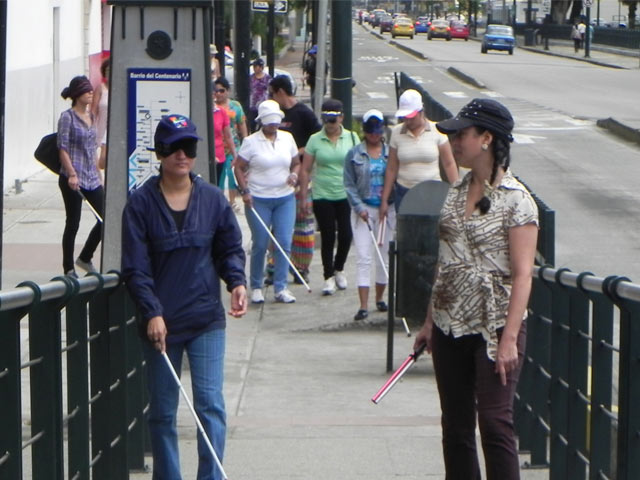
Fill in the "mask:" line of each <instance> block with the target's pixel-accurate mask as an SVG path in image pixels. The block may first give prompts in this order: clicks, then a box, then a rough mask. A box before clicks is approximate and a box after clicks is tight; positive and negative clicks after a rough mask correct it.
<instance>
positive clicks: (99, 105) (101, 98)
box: [91, 58, 111, 170]
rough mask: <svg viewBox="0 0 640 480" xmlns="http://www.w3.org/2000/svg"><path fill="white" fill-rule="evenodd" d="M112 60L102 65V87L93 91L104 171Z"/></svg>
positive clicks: (99, 165) (99, 159)
mask: <svg viewBox="0 0 640 480" xmlns="http://www.w3.org/2000/svg"><path fill="white" fill-rule="evenodd" d="M110 70H111V59H110V58H106V59H104V60H103V62H102V64H101V65H100V75H101V77H102V80H101V82H100V85H99V86H98V87H97V88H94V90H93V100H92V103H91V113H93V118H95V119H96V135H97V139H98V143H99V148H100V152H99V154H98V168H100V169H101V170H104V169H105V167H106V162H107V120H108V117H109V73H110Z"/></svg>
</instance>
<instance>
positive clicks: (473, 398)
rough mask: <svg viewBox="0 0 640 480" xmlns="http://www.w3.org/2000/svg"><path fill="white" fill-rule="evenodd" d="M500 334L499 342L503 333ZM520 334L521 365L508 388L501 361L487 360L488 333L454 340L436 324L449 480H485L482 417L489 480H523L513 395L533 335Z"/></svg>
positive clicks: (523, 328)
mask: <svg viewBox="0 0 640 480" xmlns="http://www.w3.org/2000/svg"><path fill="white" fill-rule="evenodd" d="M501 330H502V329H500V330H499V331H498V338H500V336H501V334H502V331H501ZM526 332H527V327H526V323H525V322H523V323H522V326H521V327H520V332H519V335H518V340H517V345H518V357H519V365H518V368H517V369H516V370H513V371H511V372H509V373H508V374H507V385H506V386H502V384H501V383H500V376H499V375H498V374H497V373H496V372H495V363H494V362H493V361H491V360H490V359H489V358H488V357H487V343H486V342H485V340H484V339H483V338H482V335H480V334H477V335H464V336H462V337H459V338H454V337H453V336H452V335H445V334H444V333H443V332H442V330H440V329H439V328H438V327H436V326H435V325H434V327H433V336H432V356H433V367H434V369H435V373H436V381H437V383H438V393H439V394H440V406H441V408H442V446H443V450H444V463H445V470H446V479H447V480H479V479H480V466H479V464H478V455H477V453H476V435H475V427H476V415H477V418H478V425H479V427H480V438H481V440H482V449H483V451H484V458H485V465H486V471H487V479H488V480H518V479H519V478H520V466H519V459H518V451H517V448H516V440H515V433H514V428H513V397H514V395H515V391H516V385H517V383H518V377H519V376H520V368H521V367H522V361H523V358H524V348H525V344H526V335H527V333H526Z"/></svg>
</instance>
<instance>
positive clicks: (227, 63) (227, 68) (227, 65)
mask: <svg viewBox="0 0 640 480" xmlns="http://www.w3.org/2000/svg"><path fill="white" fill-rule="evenodd" d="M233 62H234V58H233V53H231V52H227V51H225V52H224V76H225V77H226V79H227V80H228V81H229V84H230V85H231V88H233V80H234V78H233V77H234V68H233ZM264 63H265V71H267V72H268V69H267V66H266V65H267V59H266V58H265V59H264ZM252 72H253V69H252V68H251V67H249V72H247V74H248V75H250V74H251V73H252ZM273 74H274V76H276V77H277V76H278V75H286V76H287V77H288V78H289V81H290V82H291V87H292V88H293V94H294V95H295V94H296V92H297V91H298V84H297V83H296V80H295V78H293V75H291V74H290V73H289V72H287V71H286V70H282V69H281V68H274V69H273Z"/></svg>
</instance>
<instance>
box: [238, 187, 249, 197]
mask: <svg viewBox="0 0 640 480" xmlns="http://www.w3.org/2000/svg"><path fill="white" fill-rule="evenodd" d="M238 193H239V194H240V195H242V196H244V195H246V194H247V193H249V189H248V188H240V187H238Z"/></svg>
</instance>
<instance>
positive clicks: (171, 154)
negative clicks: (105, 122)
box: [122, 115, 247, 480]
mask: <svg viewBox="0 0 640 480" xmlns="http://www.w3.org/2000/svg"><path fill="white" fill-rule="evenodd" d="M198 140H199V137H198V135H197V133H196V127H195V125H194V124H193V123H192V122H191V120H189V119H188V118H186V117H184V116H182V115H167V116H165V117H163V118H162V120H161V121H160V122H159V123H158V127H157V128H156V132H155V136H154V142H155V151H156V155H157V157H158V159H159V160H160V162H161V173H160V175H159V176H156V177H152V178H150V179H149V180H148V181H147V182H146V183H145V184H144V185H142V186H141V187H140V188H139V189H138V190H136V191H134V192H133V193H132V194H131V196H130V197H129V199H128V201H127V204H126V206H125V209H124V213H123V219H122V274H123V277H124V280H125V282H126V284H127V287H128V289H129V291H130V293H131V296H132V297H133V299H134V300H135V301H136V304H137V305H138V308H139V311H140V317H141V320H142V322H141V323H142V324H141V327H142V329H141V330H142V331H141V333H142V336H143V339H144V340H143V348H144V353H145V359H146V369H147V375H148V388H149V399H150V410H149V416H148V421H149V431H150V433H151V447H152V453H153V469H154V478H181V476H180V464H179V455H178V438H177V432H176V412H177V407H178V396H179V389H178V386H177V385H176V383H175V381H174V379H173V378H172V376H171V373H170V372H169V369H168V368H167V366H166V364H165V363H164V362H163V359H162V357H161V355H160V353H162V352H166V353H167V355H168V356H169V358H170V359H171V363H172V364H173V366H174V368H175V370H176V372H177V373H178V375H180V370H181V360H182V355H183V352H184V351H186V352H187V355H188V358H189V366H190V369H191V380H192V387H193V403H194V408H195V410H196V412H197V414H198V417H199V418H200V420H201V421H202V424H203V426H204V429H205V431H206V432H207V435H208V436H209V438H210V440H211V443H212V444H213V447H214V449H215V451H216V453H217V455H218V457H219V458H220V459H222V454H223V450H224V441H225V434H226V414H225V408H224V398H223V395H222V380H223V359H224V349H225V325H226V323H225V312H224V307H223V305H222V301H221V299H220V278H222V280H224V282H225V283H226V285H227V290H228V291H229V292H231V308H230V310H229V314H230V315H232V316H234V317H240V316H242V315H244V313H245V312H246V308H247V296H246V288H245V284H246V280H245V274H244V264H245V254H244V250H243V249H242V234H241V232H240V228H239V226H238V223H237V222H236V219H235V215H234V214H233V211H232V209H231V206H230V205H229V203H228V202H227V200H226V199H225V198H224V195H223V194H222V192H221V191H220V190H219V189H218V188H217V187H214V186H212V185H210V184H208V183H207V182H205V181H204V180H202V179H201V178H200V177H196V176H195V175H194V174H193V173H192V172H191V170H192V168H193V165H194V163H195V158H196V147H197V142H198ZM198 455H199V462H198V477H197V478H198V480H205V479H206V480H214V479H215V480H217V479H219V478H222V477H221V476H220V472H219V471H217V469H216V465H215V461H214V459H213V457H212V456H211V453H210V452H209V450H208V448H207V446H206V444H205V443H204V441H203V439H202V438H201V436H200V434H198Z"/></svg>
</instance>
